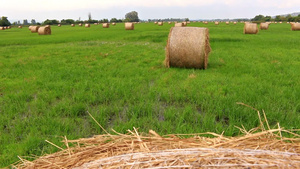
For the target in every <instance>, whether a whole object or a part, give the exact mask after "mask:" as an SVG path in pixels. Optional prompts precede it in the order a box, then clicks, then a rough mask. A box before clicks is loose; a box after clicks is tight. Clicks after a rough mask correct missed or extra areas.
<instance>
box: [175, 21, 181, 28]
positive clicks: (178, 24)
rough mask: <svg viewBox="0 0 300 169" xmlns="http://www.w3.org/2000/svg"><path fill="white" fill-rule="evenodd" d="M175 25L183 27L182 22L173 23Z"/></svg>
mask: <svg viewBox="0 0 300 169" xmlns="http://www.w3.org/2000/svg"><path fill="white" fill-rule="evenodd" d="M175 27H183V23H182V22H179V23H175Z"/></svg>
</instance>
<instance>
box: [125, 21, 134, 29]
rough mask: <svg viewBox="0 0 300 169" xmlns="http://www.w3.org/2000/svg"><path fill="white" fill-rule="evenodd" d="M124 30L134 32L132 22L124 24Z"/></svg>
mask: <svg viewBox="0 0 300 169" xmlns="http://www.w3.org/2000/svg"><path fill="white" fill-rule="evenodd" d="M125 30H134V24H133V23H132V22H126V23H125Z"/></svg>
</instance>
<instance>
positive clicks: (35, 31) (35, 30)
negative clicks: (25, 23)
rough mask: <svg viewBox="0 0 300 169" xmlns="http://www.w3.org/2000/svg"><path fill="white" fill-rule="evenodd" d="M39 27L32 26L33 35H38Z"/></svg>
mask: <svg viewBox="0 0 300 169" xmlns="http://www.w3.org/2000/svg"><path fill="white" fill-rule="evenodd" d="M39 28H40V27H39V26H30V31H31V32H32V33H37V32H38V30H39Z"/></svg>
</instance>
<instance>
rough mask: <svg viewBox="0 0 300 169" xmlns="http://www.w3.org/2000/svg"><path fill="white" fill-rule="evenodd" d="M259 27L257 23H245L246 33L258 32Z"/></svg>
mask: <svg viewBox="0 0 300 169" xmlns="http://www.w3.org/2000/svg"><path fill="white" fill-rule="evenodd" d="M257 33H258V28H257V24H256V23H248V22H247V23H245V26H244V34H257Z"/></svg>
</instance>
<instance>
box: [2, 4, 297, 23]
mask: <svg viewBox="0 0 300 169" xmlns="http://www.w3.org/2000/svg"><path fill="white" fill-rule="evenodd" d="M131 11H136V12H138V16H139V18H140V19H143V20H147V19H164V18H189V19H190V20H198V19H235V18H254V17H255V16H256V15H258V14H262V15H264V16H266V15H269V16H275V15H279V14H288V13H293V12H300V0H48V1H46V0H44V1H41V0H0V16H6V17H8V20H9V21H18V20H20V21H21V22H22V21H23V20H24V19H27V20H28V21H29V22H30V21H31V19H35V20H36V21H37V22H42V21H44V20H46V19H57V20H62V19H74V20H78V19H79V18H80V19H81V20H87V19H88V14H89V13H91V16H92V19H95V20H101V19H111V18H118V19H123V18H125V14H126V13H128V12H131Z"/></svg>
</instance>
